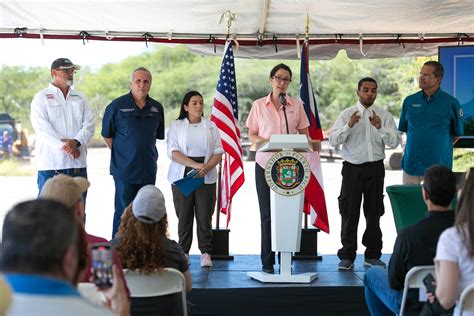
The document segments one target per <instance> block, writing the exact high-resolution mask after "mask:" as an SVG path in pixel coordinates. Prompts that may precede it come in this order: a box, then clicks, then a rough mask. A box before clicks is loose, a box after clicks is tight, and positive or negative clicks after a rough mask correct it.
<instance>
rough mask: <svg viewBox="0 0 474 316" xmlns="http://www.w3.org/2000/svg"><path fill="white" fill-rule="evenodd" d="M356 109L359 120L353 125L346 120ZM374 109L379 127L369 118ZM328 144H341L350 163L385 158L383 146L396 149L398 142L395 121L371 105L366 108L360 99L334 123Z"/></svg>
mask: <svg viewBox="0 0 474 316" xmlns="http://www.w3.org/2000/svg"><path fill="white" fill-rule="evenodd" d="M355 111H357V112H358V113H357V114H358V115H359V116H360V120H359V122H358V123H356V124H354V126H352V128H350V127H349V125H348V123H349V120H350V117H351V115H352V114H354V112H355ZM372 111H375V114H377V115H378V116H379V117H380V120H381V124H382V127H380V129H376V128H375V126H373V125H372V124H371V123H370V121H369V117H370V116H372V115H373V113H372ZM329 143H330V144H331V146H333V147H336V146H338V145H341V144H342V152H341V153H342V158H343V159H344V160H346V161H348V162H350V163H352V164H356V165H360V164H362V163H366V162H372V161H379V160H383V159H384V158H385V145H387V146H389V147H392V148H395V147H397V146H398V144H399V143H400V135H399V133H398V130H397V127H396V125H395V121H394V120H393V117H392V115H391V114H390V113H389V112H387V111H385V110H382V109H379V108H376V107H375V106H374V105H372V106H370V107H369V108H367V109H366V108H365V107H364V106H363V105H362V104H360V102H357V104H356V105H354V106H351V107H350V108H348V109H345V110H344V111H343V112H342V113H341V114H339V117H338V118H337V120H336V123H334V126H333V129H332V132H331V134H330V135H329Z"/></svg>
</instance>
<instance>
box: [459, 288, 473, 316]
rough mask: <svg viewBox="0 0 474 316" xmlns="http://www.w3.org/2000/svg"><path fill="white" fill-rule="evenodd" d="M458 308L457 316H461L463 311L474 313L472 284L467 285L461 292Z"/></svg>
mask: <svg viewBox="0 0 474 316" xmlns="http://www.w3.org/2000/svg"><path fill="white" fill-rule="evenodd" d="M458 306H459V315H461V316H462V313H463V312H464V311H469V312H474V284H471V285H469V286H468V287H467V288H465V289H464V290H463V291H462V293H461V298H460V299H459V303H458Z"/></svg>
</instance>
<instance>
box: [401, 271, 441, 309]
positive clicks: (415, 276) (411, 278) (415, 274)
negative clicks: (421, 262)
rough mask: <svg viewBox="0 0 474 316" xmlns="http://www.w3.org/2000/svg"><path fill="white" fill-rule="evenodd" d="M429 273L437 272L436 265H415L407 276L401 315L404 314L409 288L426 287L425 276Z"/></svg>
mask: <svg viewBox="0 0 474 316" xmlns="http://www.w3.org/2000/svg"><path fill="white" fill-rule="evenodd" d="M429 273H432V274H433V275H434V274H435V267H434V265H432V266H418V267H413V268H411V269H410V271H408V273H407V275H406V276H405V286H404V287H403V296H402V303H401V304H400V314H399V315H400V316H403V313H404V311H405V305H406V301H407V296H408V289H411V288H417V289H424V288H425V285H424V284H423V278H424V277H425V276H426V275H428V274H429Z"/></svg>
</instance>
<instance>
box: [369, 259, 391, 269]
mask: <svg viewBox="0 0 474 316" xmlns="http://www.w3.org/2000/svg"><path fill="white" fill-rule="evenodd" d="M364 266H365V267H382V268H386V267H387V265H386V264H385V262H383V261H382V260H380V259H365V260H364Z"/></svg>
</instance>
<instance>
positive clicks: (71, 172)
mask: <svg viewBox="0 0 474 316" xmlns="http://www.w3.org/2000/svg"><path fill="white" fill-rule="evenodd" d="M60 173H61V174H65V175H68V176H71V177H83V178H86V179H87V168H71V169H61V170H39V171H38V181H37V182H38V195H39V194H40V193H41V190H42V189H43V186H44V183H45V182H46V181H47V180H48V179H49V178H53V177H54V176H57V175H58V174H60ZM86 197H87V191H86V192H84V193H83V194H82V201H83V202H84V210H85V209H86Z"/></svg>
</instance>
